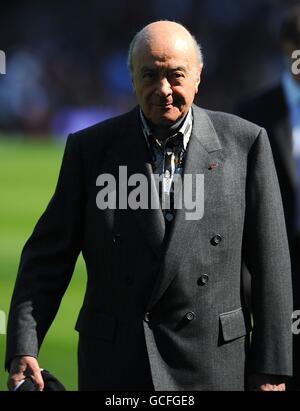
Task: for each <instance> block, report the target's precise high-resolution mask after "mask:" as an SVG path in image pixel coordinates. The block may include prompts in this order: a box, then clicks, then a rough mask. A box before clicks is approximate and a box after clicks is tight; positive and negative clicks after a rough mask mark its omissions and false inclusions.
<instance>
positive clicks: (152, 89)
mask: <svg viewBox="0 0 300 411" xmlns="http://www.w3.org/2000/svg"><path fill="white" fill-rule="evenodd" d="M201 68H202V67H201V66H200V67H199V65H198V64H197V58H196V53H195V49H194V45H193V43H192V42H191V40H189V41H188V40H187V39H185V38H183V39H182V40H181V39H180V38H178V36H169V35H166V33H164V32H162V33H158V34H157V35H156V36H154V38H151V39H150V40H148V41H147V42H145V43H144V44H140V45H138V46H137V50H136V51H135V53H134V58H133V79H132V82H133V87H134V90H135V93H136V96H137V100H138V103H139V104H140V106H141V108H142V110H143V113H144V114H145V116H146V118H147V119H148V120H150V121H151V122H152V123H153V124H155V125H157V126H162V127H163V126H168V125H171V124H173V123H175V122H176V121H177V120H178V119H180V118H182V117H184V115H185V114H186V113H187V112H188V110H189V108H190V107H191V105H192V103H193V100H194V97H195V94H196V93H197V91H198V85H199V83H200V74H201Z"/></svg>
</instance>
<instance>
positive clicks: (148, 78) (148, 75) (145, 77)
mask: <svg viewBox="0 0 300 411" xmlns="http://www.w3.org/2000/svg"><path fill="white" fill-rule="evenodd" d="M154 77H155V74H154V73H144V74H143V78H144V79H146V80H150V79H153V78H154Z"/></svg>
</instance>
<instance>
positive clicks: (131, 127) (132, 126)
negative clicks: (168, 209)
mask: <svg viewBox="0 0 300 411" xmlns="http://www.w3.org/2000/svg"><path fill="white" fill-rule="evenodd" d="M117 164H118V166H120V165H123V166H127V174H128V178H129V177H130V176H132V175H133V174H140V175H142V176H145V177H146V179H147V183H148V184H147V185H148V202H149V201H150V199H151V198H152V199H153V200H154V201H153V203H155V204H156V209H152V208H151V207H148V208H147V209H140V208H139V209H137V210H133V212H132V213H133V215H134V217H135V218H136V221H137V224H138V225H139V227H140V228H141V231H142V233H143V234H144V236H145V238H146V240H147V241H148V243H149V245H150V247H151V248H152V249H153V251H154V252H155V253H156V254H158V255H159V256H160V253H161V246H162V243H163V239H164V234H165V222H164V217H163V213H162V210H161V208H160V204H159V197H158V192H157V190H156V187H155V184H154V178H153V175H152V173H153V170H152V165H151V161H150V155H149V149H148V147H147V143H146V140H145V136H144V134H143V131H142V127H141V125H140V119H139V109H138V108H135V109H134V110H133V111H131V112H130V113H129V121H128V122H126V125H124V130H123V131H122V132H121V139H120V143H119V147H118V161H117ZM151 182H152V183H151ZM132 189H133V187H132V188H131V189H130V188H128V195H129V193H130V191H132Z"/></svg>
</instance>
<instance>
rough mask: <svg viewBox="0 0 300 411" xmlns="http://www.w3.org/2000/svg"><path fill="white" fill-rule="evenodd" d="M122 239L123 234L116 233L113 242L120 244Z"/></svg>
mask: <svg viewBox="0 0 300 411" xmlns="http://www.w3.org/2000/svg"><path fill="white" fill-rule="evenodd" d="M120 240H121V234H115V235H114V237H113V243H114V244H115V245H118V244H120Z"/></svg>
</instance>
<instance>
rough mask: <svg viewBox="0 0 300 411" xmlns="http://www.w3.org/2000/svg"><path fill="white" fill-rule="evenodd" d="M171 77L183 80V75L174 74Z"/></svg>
mask: <svg viewBox="0 0 300 411" xmlns="http://www.w3.org/2000/svg"><path fill="white" fill-rule="evenodd" d="M173 76H174V77H175V78H183V77H184V75H183V73H174V74H173Z"/></svg>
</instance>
